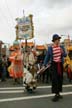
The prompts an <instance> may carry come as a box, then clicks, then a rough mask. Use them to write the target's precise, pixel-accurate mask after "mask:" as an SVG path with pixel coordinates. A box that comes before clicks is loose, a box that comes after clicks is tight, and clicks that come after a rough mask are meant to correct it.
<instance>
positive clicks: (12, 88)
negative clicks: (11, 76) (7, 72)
mask: <svg viewBox="0 0 72 108" xmlns="http://www.w3.org/2000/svg"><path fill="white" fill-rule="evenodd" d="M63 87H72V84H68V85H63ZM24 88H25V87H2V88H0V90H7V89H8V90H15V89H16V90H17V89H19V90H20V89H24ZM37 88H51V86H38V87H37Z"/></svg>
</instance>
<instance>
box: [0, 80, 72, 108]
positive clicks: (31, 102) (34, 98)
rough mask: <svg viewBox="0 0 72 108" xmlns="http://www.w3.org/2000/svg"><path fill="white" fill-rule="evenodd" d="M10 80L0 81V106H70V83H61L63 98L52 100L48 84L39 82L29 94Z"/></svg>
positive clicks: (31, 107)
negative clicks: (56, 100) (33, 91)
mask: <svg viewBox="0 0 72 108" xmlns="http://www.w3.org/2000/svg"><path fill="white" fill-rule="evenodd" d="M10 81H11V80H10ZM10 81H8V82H6V83H5V82H0V108H54V107H55V108H72V83H70V84H64V85H63V92H62V95H63V99H61V100H59V101H58V102H52V101H51V99H52V97H53V95H54V94H52V93H51V86H50V85H49V84H47V85H46V84H41V85H39V86H38V87H37V89H36V91H35V93H33V94H29V93H27V92H26V91H25V89H24V87H23V86H22V85H15V86H14V85H12V81H11V82H10Z"/></svg>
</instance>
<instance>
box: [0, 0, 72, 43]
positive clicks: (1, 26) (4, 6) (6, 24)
mask: <svg viewBox="0 0 72 108" xmlns="http://www.w3.org/2000/svg"><path fill="white" fill-rule="evenodd" d="M23 10H24V14H25V16H28V15H29V14H32V15H33V24H34V41H35V42H36V44H44V43H51V42H52V41H51V40H52V35H53V34H56V33H57V34H59V35H63V36H62V39H61V41H63V40H64V39H65V38H67V36H68V35H69V36H70V39H72V0H0V40H2V41H3V42H5V43H10V44H12V43H13V42H14V40H15V38H16V33H15V26H16V20H15V19H16V18H17V17H20V18H21V17H23ZM29 41H31V40H29Z"/></svg>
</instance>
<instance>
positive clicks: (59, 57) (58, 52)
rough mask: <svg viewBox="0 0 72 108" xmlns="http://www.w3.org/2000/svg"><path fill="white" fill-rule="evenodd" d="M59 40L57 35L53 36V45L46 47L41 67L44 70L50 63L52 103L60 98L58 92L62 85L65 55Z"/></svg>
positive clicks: (60, 90)
mask: <svg viewBox="0 0 72 108" xmlns="http://www.w3.org/2000/svg"><path fill="white" fill-rule="evenodd" d="M60 39H61V37H60V36H59V35H58V34H54V35H53V38H52V42H53V44H52V45H51V46H50V47H48V51H47V54H46V56H45V59H44V66H43V68H45V66H46V65H47V64H48V62H49V61H51V75H52V93H55V96H54V97H53V99H52V101H53V102H56V101H58V100H59V99H61V98H62V96H61V95H60V92H62V84H63V58H64V57H66V55H67V54H66V53H65V50H64V47H63V46H61V45H60Z"/></svg>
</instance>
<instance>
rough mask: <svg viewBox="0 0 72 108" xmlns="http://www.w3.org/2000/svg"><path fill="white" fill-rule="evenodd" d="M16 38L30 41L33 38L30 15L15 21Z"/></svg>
mask: <svg viewBox="0 0 72 108" xmlns="http://www.w3.org/2000/svg"><path fill="white" fill-rule="evenodd" d="M17 25H18V38H21V39H31V38H33V21H32V15H29V16H28V17H25V16H24V17H22V18H18V19H17Z"/></svg>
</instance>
